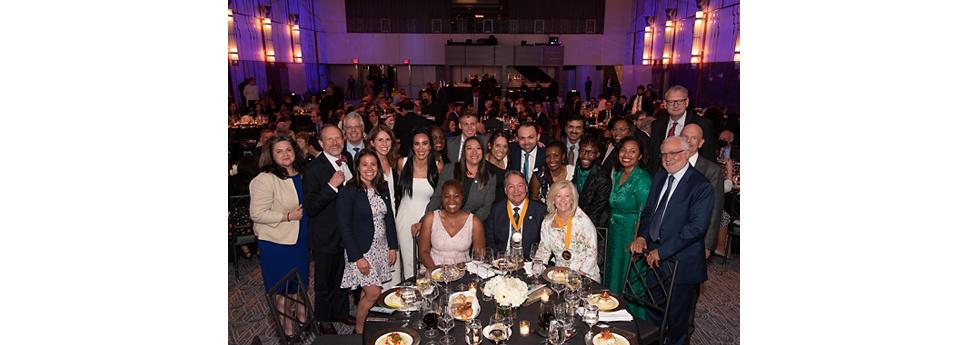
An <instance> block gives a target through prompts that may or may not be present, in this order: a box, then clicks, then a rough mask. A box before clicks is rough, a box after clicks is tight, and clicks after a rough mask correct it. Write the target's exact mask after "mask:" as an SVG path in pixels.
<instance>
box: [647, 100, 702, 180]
mask: <svg viewBox="0 0 968 345" xmlns="http://www.w3.org/2000/svg"><path fill="white" fill-rule="evenodd" d="M665 107H666V112H667V113H668V114H662V115H659V116H658V117H657V118H656V120H655V121H654V122H652V145H651V146H652V152H650V153H649V169H650V170H649V171H658V170H659V168H660V163H661V160H660V158H661V157H660V155H659V148H660V147H661V146H662V142H663V141H665V139H666V138H670V137H674V136H679V135H680V134H681V133H682V128H683V127H685V126H686V125H688V124H690V123H695V124H697V125H699V127H702V132H703V138H704V139H705V141H706V142H707V143H712V142H716V138H715V137H714V135H715V134H714V133H713V129H712V125H711V124H710V123H709V120H706V119H704V118H702V117H700V116H699V114H696V112H694V111H686V109H687V108H688V107H689V90H686V88H685V87H683V86H681V85H676V86H673V87H670V88H669V90H667V91H666V93H665ZM704 146H705V147H703V148H701V149H700V150H699V155H700V156H702V157H704V158H706V159H709V160H713V161H715V160H716V148H714V147H713V146H714V145H704Z"/></svg>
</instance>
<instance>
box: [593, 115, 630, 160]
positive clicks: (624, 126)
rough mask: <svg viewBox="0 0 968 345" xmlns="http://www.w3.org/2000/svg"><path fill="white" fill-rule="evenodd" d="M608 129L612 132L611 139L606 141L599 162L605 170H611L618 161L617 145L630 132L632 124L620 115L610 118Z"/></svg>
mask: <svg viewBox="0 0 968 345" xmlns="http://www.w3.org/2000/svg"><path fill="white" fill-rule="evenodd" d="M608 130H609V131H611V132H612V141H611V142H609V143H608V147H607V148H606V149H605V154H604V155H603V158H602V160H601V161H600V162H599V163H601V164H602V168H604V169H605V170H606V171H612V168H614V167H615V163H616V162H618V150H619V149H620V148H619V147H617V145H618V143H619V142H620V141H622V139H625V137H627V136H629V135H631V134H632V124H631V123H629V120H626V119H625V118H622V117H620V118H617V119H614V120H612V123H611V124H610V126H608Z"/></svg>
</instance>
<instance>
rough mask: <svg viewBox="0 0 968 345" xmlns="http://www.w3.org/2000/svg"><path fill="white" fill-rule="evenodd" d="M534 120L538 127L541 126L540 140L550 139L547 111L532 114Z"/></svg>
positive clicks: (549, 122) (549, 121) (549, 120)
mask: <svg viewBox="0 0 968 345" xmlns="http://www.w3.org/2000/svg"><path fill="white" fill-rule="evenodd" d="M534 117H535V122H537V123H538V127H541V139H542V141H548V140H551V139H552V138H551V119H550V118H548V112H546V111H542V112H540V113H537V114H535V115H534Z"/></svg>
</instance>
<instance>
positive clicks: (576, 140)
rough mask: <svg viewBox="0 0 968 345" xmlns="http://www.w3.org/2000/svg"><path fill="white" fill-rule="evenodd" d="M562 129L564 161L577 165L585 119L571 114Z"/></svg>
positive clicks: (596, 157)
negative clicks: (563, 132) (563, 134)
mask: <svg viewBox="0 0 968 345" xmlns="http://www.w3.org/2000/svg"><path fill="white" fill-rule="evenodd" d="M563 130H564V131H565V162H566V163H568V165H578V152H579V150H580V148H579V145H580V142H581V139H582V136H583V135H585V120H584V119H582V118H581V117H579V116H572V117H571V118H569V119H568V121H566V122H565V126H564V128H563ZM595 159H598V156H595ZM582 210H583V211H584V210H585V209H582ZM585 213H588V212H585Z"/></svg>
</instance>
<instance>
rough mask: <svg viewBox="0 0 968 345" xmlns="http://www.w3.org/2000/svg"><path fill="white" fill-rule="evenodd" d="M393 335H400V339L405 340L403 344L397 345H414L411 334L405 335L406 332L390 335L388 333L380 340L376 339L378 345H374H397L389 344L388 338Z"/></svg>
mask: <svg viewBox="0 0 968 345" xmlns="http://www.w3.org/2000/svg"><path fill="white" fill-rule="evenodd" d="M393 333H396V334H399V335H400V337H401V338H403V342H402V343H400V344H396V345H411V344H413V337H411V336H410V335H409V334H407V333H404V332H389V333H386V334H384V335H381V336H380V337H379V338H376V344H374V345H395V344H392V343H388V342H387V338H388V337H389V336H390V335H391V334H393Z"/></svg>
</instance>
